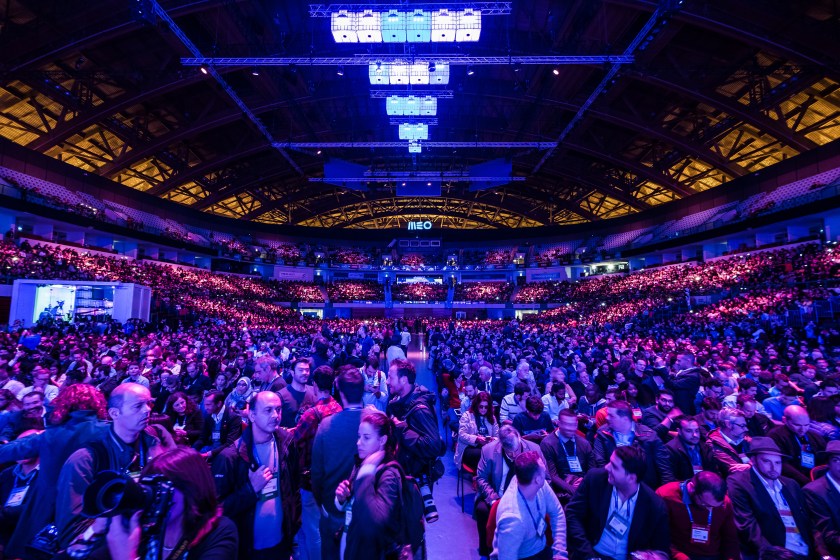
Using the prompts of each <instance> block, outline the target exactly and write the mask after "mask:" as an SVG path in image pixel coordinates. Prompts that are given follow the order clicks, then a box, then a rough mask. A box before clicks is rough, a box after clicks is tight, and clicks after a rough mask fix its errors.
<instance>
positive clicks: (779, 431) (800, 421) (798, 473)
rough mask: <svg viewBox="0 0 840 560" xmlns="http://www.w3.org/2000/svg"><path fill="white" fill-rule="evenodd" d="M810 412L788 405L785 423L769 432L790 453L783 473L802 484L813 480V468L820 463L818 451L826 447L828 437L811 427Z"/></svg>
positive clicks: (786, 452)
mask: <svg viewBox="0 0 840 560" xmlns="http://www.w3.org/2000/svg"><path fill="white" fill-rule="evenodd" d="M810 425H811V419H810V417H809V416H808V411H807V410H805V409H804V408H802V407H801V406H798V405H791V406H789V407H787V408H785V412H784V425H782V426H776V427H775V428H773V429H772V430H770V432H769V433H768V434H767V437H769V438H772V439H773V441H775V442H776V445H778V446H779V449H780V450H781V452H782V453H783V454H785V455H787V459H786V460H785V461H784V462H783V464H782V474H783V475H785V476H786V477H788V478H792V479H793V480H795V481H796V482H797V483H798V484H799V486H805V485H806V484H808V483H809V482H810V481H811V469H813V468H814V467H815V466H817V453H819V452H821V451H824V450H825V438H823V436H822V434H820V433H819V432H817V431H815V430H811V429H809V427H810Z"/></svg>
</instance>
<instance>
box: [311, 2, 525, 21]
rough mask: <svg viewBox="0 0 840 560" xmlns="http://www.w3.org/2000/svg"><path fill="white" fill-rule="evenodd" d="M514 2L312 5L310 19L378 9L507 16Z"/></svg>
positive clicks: (382, 10) (383, 10)
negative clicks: (444, 10) (474, 12)
mask: <svg viewBox="0 0 840 560" xmlns="http://www.w3.org/2000/svg"><path fill="white" fill-rule="evenodd" d="M511 4H512V2H457V3H450V4H446V3H432V2H426V3H424V2H412V3H411V4H376V5H375V6H372V5H370V4H310V5H309V17H316V18H317V17H330V16H332V14H333V12H339V11H342V10H345V11H348V12H361V11H364V10H370V9H376V10H377V11H381V12H385V11H388V10H400V11H406V10H440V9H441V8H449V9H459V10H463V9H466V8H470V9H472V10H475V11H480V12H481V15H483V16H506V15H509V14H510V6H511Z"/></svg>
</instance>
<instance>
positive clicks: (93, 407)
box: [0, 383, 108, 558]
mask: <svg viewBox="0 0 840 560" xmlns="http://www.w3.org/2000/svg"><path fill="white" fill-rule="evenodd" d="M51 405H52V407H53V411H52V414H51V415H50V421H51V422H50V425H49V426H48V427H47V429H46V430H44V431H43V432H42V433H40V434H38V435H34V436H29V437H27V438H23V439H18V440H15V441H13V442H11V443H7V444H6V445H3V446H0V463H11V462H13V461H19V460H21V459H31V458H33V457H40V459H41V463H40V466H39V470H40V472H39V474H38V478H37V479H36V480H35V484H34V485H33V486H32V488H30V489H29V492H30V493H31V496H27V498H26V501H25V502H24V504H23V510H22V511H21V514H20V520H19V521H18V524H17V527H16V528H15V531H14V533H12V538H11V539H10V540H9V544H8V546H6V550H5V553H6V556H7V557H9V558H22V557H25V556H26V549H25V547H26V545H27V544H29V543H30V542H32V539H33V537H34V536H35V535H36V534H37V533H38V532H39V531H40V530H41V529H43V528H44V527H45V526H46V525H47V524H48V523H52V522H53V520H54V518H55V500H56V491H55V489H56V485H57V484H58V476H59V474H60V473H61V467H63V466H64V463H65V461H67V458H68V457H70V455H72V454H73V452H75V451H76V450H77V449H81V448H82V447H84V446H86V445H88V444H89V443H90V442H92V441H94V440H96V439H99V438H101V437H102V435H103V434H107V433H108V431H107V424H105V423H104V422H102V420H105V417H106V416H105V409H106V402H105V397H104V396H103V395H102V393H101V392H99V390H98V389H96V388H95V387H93V386H91V385H85V384H83V383H79V384H76V385H70V386H65V387H63V388H62V389H61V391H59V393H58V396H57V397H56V398H55V399H53V401H52V403H51Z"/></svg>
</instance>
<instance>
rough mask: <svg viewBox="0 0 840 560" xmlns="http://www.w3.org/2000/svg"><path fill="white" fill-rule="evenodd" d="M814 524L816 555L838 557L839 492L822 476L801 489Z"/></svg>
mask: <svg viewBox="0 0 840 560" xmlns="http://www.w3.org/2000/svg"><path fill="white" fill-rule="evenodd" d="M802 492H803V493H804V494H805V503H806V504H808V512H809V513H810V514H811V522H812V523H813V524H814V540H815V541H816V542H815V544H816V545H817V555H818V556H834V557H835V558H840V492H838V491H837V488H835V487H834V485H833V484H831V482H829V480H828V478H827V477H825V476H823V477H822V478H818V479H817V480H815V481H814V482H812V483H810V484H808V485H807V486H806V487H805V488H803V489H802Z"/></svg>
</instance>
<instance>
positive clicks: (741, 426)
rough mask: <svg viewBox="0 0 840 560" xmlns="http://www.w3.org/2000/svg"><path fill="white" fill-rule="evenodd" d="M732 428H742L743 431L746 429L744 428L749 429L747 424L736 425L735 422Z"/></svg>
mask: <svg viewBox="0 0 840 560" xmlns="http://www.w3.org/2000/svg"><path fill="white" fill-rule="evenodd" d="M732 427H733V428H741V429H744V428H746V427H747V425H746V424H736V423H735V422H733V423H732Z"/></svg>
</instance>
